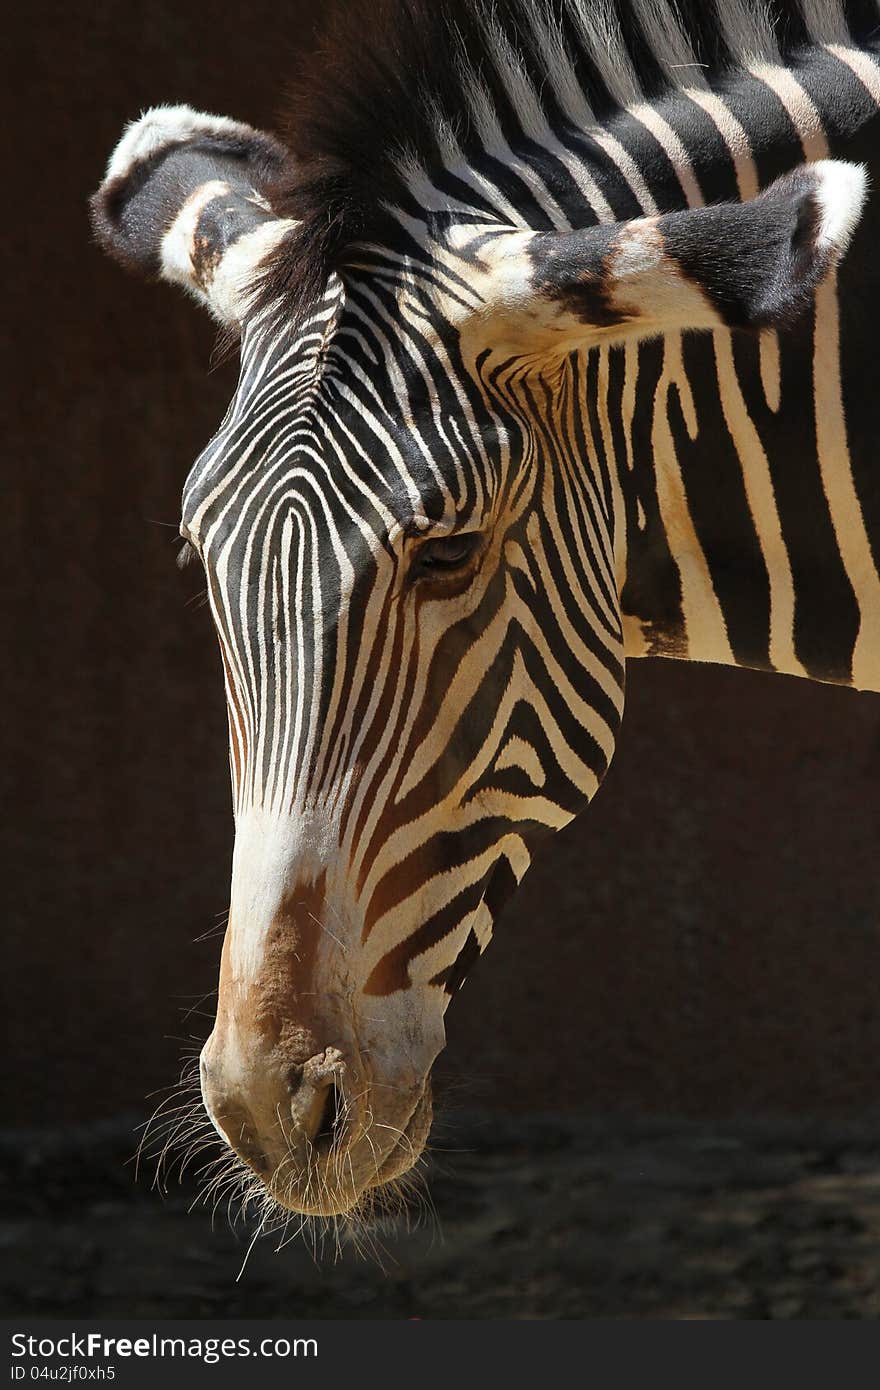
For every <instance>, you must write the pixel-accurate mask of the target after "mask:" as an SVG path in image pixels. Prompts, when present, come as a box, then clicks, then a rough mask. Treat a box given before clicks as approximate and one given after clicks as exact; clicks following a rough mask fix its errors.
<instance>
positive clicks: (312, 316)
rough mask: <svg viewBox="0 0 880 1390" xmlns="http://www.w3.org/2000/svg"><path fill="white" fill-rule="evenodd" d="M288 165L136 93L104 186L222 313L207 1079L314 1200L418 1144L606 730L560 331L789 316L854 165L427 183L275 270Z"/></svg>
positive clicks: (128, 233)
mask: <svg viewBox="0 0 880 1390" xmlns="http://www.w3.org/2000/svg"><path fill="white" fill-rule="evenodd" d="M285 159H286V154H285V151H284V150H283V149H282V148H281V147H280V146H279V145H277V144H276V142H275V141H274V140H273V139H271V138H270V137H268V136H265V135H261V134H259V133H258V132H255V131H254V130H252V129H250V128H249V127H247V126H243V125H239V124H236V123H234V122H232V121H228V120H225V119H221V118H215V117H209V116H203V115H200V114H198V113H196V112H193V111H191V110H189V109H188V108H160V109H157V110H156V111H154V112H151V113H148V114H147V115H146V116H144V117H143V118H142V119H141V120H140V121H139V122H137V123H136V124H134V125H133V126H132V127H130V128H129V129H128V131H127V132H126V134H125V135H124V137H123V139H122V141H121V143H120V145H119V146H118V148H117V150H116V151H115V153H114V155H113V157H112V159H111V162H110V166H109V169H108V172H107V178H106V180H105V183H104V184H103V185H102V188H101V190H99V193H98V194H97V195H96V198H95V200H94V214H95V222H96V227H97V230H98V234H99V237H100V239H101V240H102V242H103V243H104V245H105V246H106V248H107V249H109V251H110V252H111V253H112V254H114V255H115V256H116V257H117V258H118V259H120V260H121V261H123V262H124V263H125V264H127V265H129V266H131V267H134V268H137V269H141V270H146V271H148V272H151V273H153V274H156V275H159V276H161V277H163V278H165V279H168V280H173V281H176V282H179V283H182V284H183V285H184V286H185V287H186V288H187V289H189V290H190V291H191V292H192V294H194V295H195V297H196V298H197V299H199V300H200V301H202V302H203V303H205V304H206V305H207V307H208V308H209V309H210V310H211V311H212V312H213V314H214V315H215V316H216V317H217V318H218V319H219V320H220V321H221V323H223V324H224V325H226V327H227V329H228V330H229V331H231V332H234V333H235V334H236V335H237V336H240V340H241V373H240V379H239V383H238V387H237V390H236V393H235V396H234V399H233V401H232V403H231V405H230V407H229V410H228V412H227V415H226V418H225V420H224V421H223V423H222V425H221V426H220V429H219V431H218V432H217V434H216V436H215V437H214V439H213V440H212V441H211V443H210V444H209V445H208V447H207V448H206V449H205V451H204V452H203V454H202V455H201V457H200V458H199V459H198V460H197V462H196V463H195V465H194V467H193V469H192V472H191V474H190V476H189V479H188V480H187V483H186V486H185V489H184V498H183V522H182V532H183V534H184V536H185V537H186V539H187V541H188V542H189V544H190V545H191V546H192V547H193V548H194V549H195V550H196V551H197V552H198V554H199V556H200V558H201V562H202V563H203V565H204V569H205V574H206V577H207V586H208V593H209V597H210V605H211V611H212V614H213V618H214V622H215V625H216V629H217V633H218V637H219V642H220V649H221V653H222V658H223V665H224V669H225V678H226V694H227V700H228V710H229V728H230V749H231V768H232V780H233V790H234V805H235V818H236V840H235V853H234V863H233V875H232V890H231V913H230V919H229V926H228V930H227V933H226V939H225V942H224V946H223V954H222V964H221V971H220V988H219V998H218V1007H217V1016H216V1022H215V1024H214V1029H213V1032H212V1034H211V1036H210V1039H209V1040H208V1042H207V1044H206V1046H205V1048H204V1052H203V1055H202V1089H203V1096H204V1100H205V1104H206V1107H207V1110H208V1113H209V1115H210V1117H211V1119H212V1121H213V1123H214V1125H215V1126H216V1128H217V1129H218V1130H219V1132H220V1133H221V1135H222V1136H223V1137H224V1139H225V1140H226V1141H227V1142H228V1143H229V1145H231V1146H232V1148H233V1149H235V1150H236V1151H237V1152H238V1154H239V1155H240V1156H241V1157H242V1158H243V1159H244V1160H245V1161H246V1162H247V1164H248V1165H250V1167H251V1168H252V1169H254V1170H255V1171H256V1173H257V1174H258V1175H259V1176H260V1178H261V1179H262V1180H263V1182H264V1184H265V1185H266V1187H267V1188H268V1189H269V1190H270V1192H271V1194H272V1195H273V1196H274V1197H275V1198H276V1199H277V1200H278V1201H279V1202H280V1203H281V1204H282V1205H283V1206H286V1207H288V1208H291V1209H294V1210H297V1211H301V1212H306V1213H312V1214H331V1213H340V1212H346V1211H349V1210H350V1209H352V1208H353V1207H354V1206H355V1205H356V1204H357V1203H358V1202H359V1201H360V1200H361V1199H362V1198H363V1197H364V1195H365V1194H367V1193H369V1191H370V1190H372V1189H374V1188H378V1187H381V1186H382V1185H384V1184H386V1183H388V1182H389V1181H390V1180H392V1179H395V1178H396V1177H398V1176H399V1175H401V1174H403V1173H404V1172H405V1171H406V1170H408V1169H409V1168H410V1167H411V1166H412V1165H413V1164H414V1162H415V1161H416V1159H417V1158H418V1156H419V1154H420V1153H421V1151H422V1149H423V1147H424V1144H425V1140H426V1136H427V1133H428V1129H429V1125H430V1116H431V1100H430V1080H429V1078H430V1072H431V1068H432V1064H433V1063H434V1061H435V1059H436V1057H437V1055H438V1053H439V1052H440V1051H441V1049H442V1047H443V1045H444V1041H445V1034H444V1015H445V1012H446V1008H447V1005H448V1003H449V1001H450V998H451V997H452V995H453V994H454V993H455V992H456V990H457V989H458V988H459V986H460V985H461V983H462V980H463V979H464V976H465V973H466V971H467V969H468V967H469V966H470V965H471V964H472V962H473V961H474V959H475V958H476V957H477V956H478V955H479V953H480V952H481V951H482V950H483V949H484V947H485V946H486V944H487V942H488V940H489V938H490V935H491V932H492V926H493V922H494V920H495V919H496V917H497V915H498V912H499V910H500V908H501V907H502V905H503V904H504V902H505V900H506V899H507V898H508V897H509V896H510V894H511V893H512V892H513V891H514V889H515V888H516V886H517V884H518V883H519V881H520V879H521V878H522V876H523V874H524V873H525V871H526V868H527V867H528V865H529V862H530V859H531V856H532V854H533V852H534V849H535V846H536V845H537V844H538V843H539V842H540V840H541V839H542V838H543V837H545V836H546V835H547V834H548V833H549V832H551V831H554V830H556V829H558V828H559V827H561V826H563V825H565V824H566V823H567V822H568V821H569V820H570V819H571V818H572V817H573V816H575V815H576V814H577V813H578V811H579V810H580V809H581V808H582V807H583V806H584V805H585V804H586V803H587V802H588V801H589V800H590V798H591V797H592V795H593V793H594V792H595V791H596V789H597V787H598V786H599V784H600V782H601V780H602V777H603V775H604V773H605V770H606V768H607V767H608V764H609V760H610V758H611V755H612V751H613V748H614V741H615V734H616V730H617V727H618V723H619V720H620V716H621V710H622V706H623V687H624V658H625V648H626V633H625V624H624V620H623V616H622V613H621V604H620V597H619V596H620V592H621V587H622V583H623V579H624V577H625V569H626V543H627V536H626V526H625V523H624V506H623V501H622V483H621V469H620V467H619V465H620V464H621V460H620V459H619V458H618V457H616V454H615V451H616V449H617V444H618V441H616V440H615V439H614V438H612V437H611V432H610V431H609V427H608V422H607V421H603V419H602V401H601V379H600V375H597V366H596V360H595V359H596V354H588V353H586V352H585V351H584V349H587V348H591V347H594V346H597V345H605V346H607V345H609V344H619V343H623V342H626V341H637V340H640V339H643V338H647V337H652V336H656V335H658V334H661V333H668V332H678V331H681V330H686V329H695V328H703V329H711V328H713V327H717V326H718V325H719V324H728V325H741V326H747V327H748V326H752V327H754V326H761V325H765V324H779V323H782V322H784V321H786V320H787V319H788V318H789V317H791V316H792V315H793V314H794V313H796V312H797V310H798V309H799V308H800V307H801V305H803V304H804V303H805V302H806V301H807V300H808V299H809V297H810V295H811V293H812V291H813V289H814V288H815V286H816V284H817V283H818V281H819V279H820V278H821V276H822V275H823V274H824V273H825V271H826V270H827V269H828V268H829V267H830V266H831V265H832V264H833V262H834V260H835V259H836V257H837V255H838V254H839V252H840V250H841V249H842V247H843V246H844V244H845V242H846V239H847V236H848V233H849V230H850V228H851V226H852V223H853V221H854V220H855V217H856V216H857V215H858V207H859V205H860V199H861V187H862V186H861V182H860V174H859V172H858V171H853V170H850V169H849V168H848V166H841V165H837V164H825V165H814V166H811V167H809V168H805V169H802V170H800V171H799V172H796V173H794V174H792V175H790V176H787V177H786V178H783V179H782V180H780V181H779V182H778V183H776V184H774V185H772V186H771V187H770V189H769V190H768V191H766V192H765V193H764V194H762V195H761V196H760V197H758V198H757V199H756V200H755V201H753V202H751V203H746V204H727V205H722V206H716V207H713V208H703V209H698V210H684V211H680V212H672V213H668V214H666V215H663V216H660V215H658V216H654V217H643V218H638V219H635V220H630V221H624V222H610V223H607V224H598V223H594V225H592V226H590V225H585V226H584V227H583V228H582V229H580V230H571V229H548V228H546V227H539V228H537V229H534V228H530V227H529V226H528V225H526V223H525V222H524V220H523V219H519V220H518V221H514V220H512V219H511V217H510V213H509V209H504V208H501V209H500V210H499V209H497V208H496V209H494V210H493V208H492V207H490V206H489V204H488V200H487V198H486V196H485V194H481V195H480V196H479V197H476V196H475V197H474V202H473V205H472V206H470V207H461V208H458V211H459V212H460V215H457V204H456V195H455V194H454V193H452V192H450V191H448V190H447V191H446V192H444V193H442V194H441V193H439V192H437V191H436V190H434V191H433V192H432V190H430V189H425V190H424V199H423V203H422V205H421V207H419V206H417V205H416V200H415V195H413V196H411V197H410V199H409V201H408V203H406V204H405V205H401V207H399V208H397V209H392V210H390V211H389V212H388V215H387V225H386V230H385V234H384V236H383V237H382V238H373V237H371V238H368V239H362V240H360V241H359V242H355V243H353V244H352V245H350V246H348V247H346V248H345V254H344V256H343V257H341V258H339V259H337V262H336V264H334V265H333V266H328V267H325V271H326V273H324V274H322V275H321V276H320V277H319V278H318V279H315V280H314V283H312V284H311V287H310V292H309V293H308V294H307V295H306V294H304V293H302V292H301V291H302V285H301V284H300V292H298V297H297V294H296V293H294V292H293V291H291V290H290V288H289V286H288V284H287V282H286V279H285V276H288V277H289V276H290V275H293V277H294V279H295V278H296V274H297V267H296V265H295V264H294V265H293V269H292V270H291V269H290V267H291V258H292V256H293V254H294V251H295V250H296V248H297V246H298V245H299V243H300V242H301V240H302V233H301V227H300V224H299V222H298V221H297V219H296V218H295V217H293V216H282V215H280V214H279V211H278V209H277V207H276V205H275V203H274V201H273V191H272V190H273V187H274V181H275V180H276V179H277V177H278V175H279V171H280V170H281V169H282V168H283V167H284V165H285ZM475 208H476V209H477V211H475ZM298 239H299V240H298ZM606 360H607V359H606ZM599 371H600V372H601V368H600V369H599Z"/></svg>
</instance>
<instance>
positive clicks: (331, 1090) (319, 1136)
mask: <svg viewBox="0 0 880 1390" xmlns="http://www.w3.org/2000/svg"><path fill="white" fill-rule="evenodd" d="M341 1118H342V1110H341V1106H340V1095H339V1090H338V1087H337V1086H336V1085H335V1083H334V1082H332V1081H331V1082H330V1085H329V1086H328V1087H327V1094H326V1096H325V1097H324V1109H323V1113H322V1115H321V1123H320V1125H319V1127H318V1129H317V1131H316V1133H315V1137H314V1139H313V1141H312V1142H313V1143H314V1145H315V1148H317V1149H319V1150H320V1151H321V1152H322V1153H326V1152H327V1151H328V1150H330V1149H332V1147H333V1145H334V1144H335V1143H336V1142H337V1141H338V1139H339V1133H338V1129H339V1127H340V1121H341Z"/></svg>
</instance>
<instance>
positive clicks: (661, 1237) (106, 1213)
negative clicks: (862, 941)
mask: <svg viewBox="0 0 880 1390" xmlns="http://www.w3.org/2000/svg"><path fill="white" fill-rule="evenodd" d="M443 1142H444V1151H443V1152H440V1153H438V1154H437V1155H436V1156H435V1159H434V1164H433V1170H432V1173H431V1181H430V1190H431V1196H432V1199H433V1203H434V1206H435V1208H436V1213H437V1215H436V1219H427V1220H424V1221H423V1222H422V1223H421V1225H420V1226H418V1227H417V1228H416V1229H415V1230H414V1231H410V1232H409V1233H407V1232H406V1231H405V1230H403V1229H402V1228H401V1229H397V1230H390V1231H384V1232H381V1233H377V1235H378V1239H379V1240H380V1241H381V1244H382V1246H383V1254H382V1256H381V1265H380V1264H379V1263H377V1262H376V1260H375V1259H364V1258H361V1257H359V1256H358V1254H357V1253H356V1252H355V1250H354V1249H353V1248H351V1247H350V1246H346V1245H345V1244H344V1245H343V1248H342V1250H341V1252H339V1253H334V1250H333V1248H332V1242H331V1243H329V1244H327V1245H326V1246H325V1249H324V1253H323V1257H319V1258H318V1259H317V1260H316V1259H315V1258H314V1256H313V1253H312V1250H311V1248H310V1246H309V1245H308V1244H307V1243H306V1242H305V1241H304V1240H302V1239H299V1240H297V1241H293V1242H291V1243H290V1244H288V1245H287V1246H285V1248H284V1249H283V1250H282V1251H281V1252H280V1253H276V1249H275V1247H276V1245H277V1240H276V1241H272V1240H269V1239H263V1240H261V1241H259V1242H257V1243H256V1244H255V1245H254V1247H253V1249H252V1250H251V1253H250V1255H249V1257H248V1259H247V1263H246V1266H245V1268H244V1271H243V1273H241V1276H240V1278H239V1277H237V1276H238V1275H239V1271H240V1269H241V1266H242V1263H243V1261H244V1259H245V1255H246V1253H247V1249H248V1244H249V1241H250V1235H251V1231H249V1230H247V1229H246V1228H243V1227H239V1228H238V1229H237V1230H233V1229H231V1228H230V1226H229V1224H228V1222H227V1219H226V1216H225V1213H218V1214H217V1215H216V1217H215V1219H214V1221H213V1224H212V1220H211V1216H210V1213H209V1212H206V1211H205V1210H204V1209H202V1208H199V1207H198V1206H197V1207H195V1208H194V1209H193V1210H191V1211H190V1210H189V1208H190V1206H191V1203H192V1202H193V1199H194V1197H195V1195H196V1191H195V1188H192V1187H189V1186H187V1185H183V1186H174V1187H172V1188H171V1189H170V1190H169V1192H168V1193H167V1194H166V1195H162V1194H161V1193H158V1192H156V1191H152V1190H151V1189H150V1186H149V1180H148V1179H146V1178H144V1177H143V1176H142V1177H141V1179H140V1181H139V1183H137V1184H135V1182H134V1180H133V1173H132V1167H131V1164H130V1163H129V1162H127V1160H128V1158H129V1155H130V1153H131V1149H132V1146H133V1145H132V1137H131V1132H130V1130H129V1129H128V1127H127V1126H121V1127H120V1126H112V1127H106V1128H104V1129H101V1130H97V1131H96V1130H92V1131H90V1132H89V1133H83V1134H74V1135H67V1136H64V1137H60V1136H54V1137H53V1136H47V1135H33V1134H30V1135H21V1134H18V1135H6V1136H4V1137H2V1138H0V1171H2V1207H0V1212H2V1216H0V1290H2V1293H0V1300H2V1301H0V1312H2V1314H3V1315H4V1316H7V1317H8V1316H13V1315H20V1314H29V1315H31V1316H44V1317H50V1316H52V1317H85V1316H94V1315H102V1316H105V1317H142V1318H169V1317H179V1318H194V1317H215V1318H223V1317H298V1316H301V1317H341V1318H409V1317H422V1318H462V1317H465V1318H584V1317H614V1318H617V1317H630V1318H761V1319H763V1318H876V1317H877V1316H878V1314H880V1119H878V1120H877V1121H876V1122H873V1121H872V1122H871V1123H870V1124H863V1125H861V1126H859V1127H853V1126H852V1125H851V1124H850V1125H848V1126H840V1127H837V1128H836V1129H834V1128H832V1127H831V1126H829V1125H828V1124H827V1123H823V1125H822V1126H812V1127H809V1126H804V1125H802V1124H792V1123H782V1122H780V1123H772V1124H771V1123H767V1122H765V1123H762V1124H758V1123H750V1124H745V1123H743V1124H738V1125H730V1124H728V1125H724V1126H712V1127H710V1126H706V1125H702V1126H701V1125H696V1124H692V1123H660V1122H657V1121H653V1122H650V1123H647V1122H644V1121H642V1122H629V1123H627V1122H621V1121H617V1122H615V1123H610V1122H609V1123H590V1124H579V1125H573V1124H572V1123H571V1122H570V1121H568V1120H566V1121H562V1120H559V1121H554V1120H541V1121H537V1120H535V1121H529V1122H528V1123H527V1124H517V1125H514V1124H513V1123H512V1122H511V1121H509V1120H505V1121H504V1122H503V1123H499V1122H498V1121H497V1120H494V1119H493V1120H492V1121H483V1122H477V1121H470V1122H467V1121H463V1122H461V1123H460V1124H459V1125H458V1127H457V1132H456V1134H455V1142H454V1143H453V1141H452V1140H451V1139H449V1140H446V1141H443Z"/></svg>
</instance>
